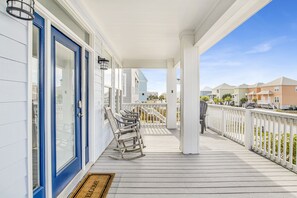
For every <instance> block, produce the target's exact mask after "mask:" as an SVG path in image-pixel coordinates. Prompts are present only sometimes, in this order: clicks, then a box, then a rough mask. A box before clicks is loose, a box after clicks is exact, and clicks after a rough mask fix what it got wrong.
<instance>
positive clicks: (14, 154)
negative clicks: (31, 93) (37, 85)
mask: <svg viewBox="0 0 297 198" xmlns="http://www.w3.org/2000/svg"><path fill="white" fill-rule="evenodd" d="M5 8H6V1H1V2H0V43H1V45H0V71H1V72H0V92H1V95H0V111H1V115H0V158H1V159H4V160H2V161H1V163H0V197H26V196H27V195H28V192H27V188H28V181H27V180H28V172H27V150H28V148H27V145H28V144H27V137H28V135H27V133H28V131H27V123H26V120H27V94H26V93H27V49H28V48H27V42H28V41H27V37H28V32H27V22H23V21H19V20H17V19H15V18H13V17H10V16H8V15H7V14H6V11H5ZM16 189H17V190H16Z"/></svg>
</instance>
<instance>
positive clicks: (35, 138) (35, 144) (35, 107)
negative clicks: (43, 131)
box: [31, 26, 40, 189]
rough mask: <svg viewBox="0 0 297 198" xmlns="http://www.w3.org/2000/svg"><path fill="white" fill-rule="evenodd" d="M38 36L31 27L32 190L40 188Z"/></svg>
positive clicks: (38, 31)
mask: <svg viewBox="0 0 297 198" xmlns="http://www.w3.org/2000/svg"><path fill="white" fill-rule="evenodd" d="M39 35H40V30H39V29H38V28H37V27H36V26H33V46H32V79H31V80H32V160H33V161H32V165H33V168H32V169H33V189H36V188H38V187H39V186H40V158H39V153H40V136H39V133H40V125H39V116H40V115H39V49H40V43H39Z"/></svg>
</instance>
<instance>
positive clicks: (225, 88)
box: [211, 83, 235, 99]
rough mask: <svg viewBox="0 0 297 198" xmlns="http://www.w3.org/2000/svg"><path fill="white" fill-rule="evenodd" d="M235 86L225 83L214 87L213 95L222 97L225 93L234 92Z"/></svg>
mask: <svg viewBox="0 0 297 198" xmlns="http://www.w3.org/2000/svg"><path fill="white" fill-rule="evenodd" d="M234 88H235V86H231V85H228V84H226V83H223V84H221V85H219V86H217V87H215V88H213V89H212V94H211V95H212V97H217V98H220V99H221V98H222V97H223V95H225V94H231V95H232V94H233V93H234Z"/></svg>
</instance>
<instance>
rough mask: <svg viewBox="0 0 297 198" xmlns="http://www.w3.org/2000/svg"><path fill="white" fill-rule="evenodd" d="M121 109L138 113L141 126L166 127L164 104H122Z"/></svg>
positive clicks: (165, 106)
mask: <svg viewBox="0 0 297 198" xmlns="http://www.w3.org/2000/svg"><path fill="white" fill-rule="evenodd" d="M122 108H123V109H127V110H130V111H134V112H138V113H139V115H140V119H141V123H142V125H156V126H159V125H160V126H163V125H166V114H167V104H166V103H152V104H146V103H145V104H144V103H131V104H130V103H129V104H123V106H122Z"/></svg>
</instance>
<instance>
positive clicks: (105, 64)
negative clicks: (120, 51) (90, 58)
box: [98, 56, 109, 70]
mask: <svg viewBox="0 0 297 198" xmlns="http://www.w3.org/2000/svg"><path fill="white" fill-rule="evenodd" d="M98 63H99V65H100V69H102V70H108V65H109V64H108V63H109V60H107V59H105V58H101V57H100V56H98Z"/></svg>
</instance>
